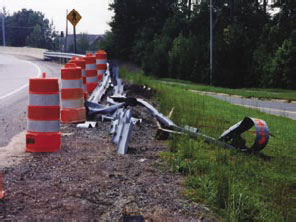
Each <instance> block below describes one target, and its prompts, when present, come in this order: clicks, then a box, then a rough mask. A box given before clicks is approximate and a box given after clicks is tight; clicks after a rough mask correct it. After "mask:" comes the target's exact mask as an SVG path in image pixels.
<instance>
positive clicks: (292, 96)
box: [160, 79, 296, 101]
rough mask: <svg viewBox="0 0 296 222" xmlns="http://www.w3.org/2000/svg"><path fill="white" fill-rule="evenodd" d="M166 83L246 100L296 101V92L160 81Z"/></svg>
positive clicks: (172, 80) (171, 80)
mask: <svg viewBox="0 0 296 222" xmlns="http://www.w3.org/2000/svg"><path fill="white" fill-rule="evenodd" d="M160 81H162V82H164V83H168V84H170V85H173V86H178V87H181V88H184V89H192V90H198V91H205V92H215V93H225V94H229V95H239V96H243V97H246V98H251V97H254V98H260V99H284V100H288V101H296V90H286V89H259V88H248V89H229V88H222V87H214V86H209V85H201V84H194V83H192V82H190V81H182V80H175V79H160Z"/></svg>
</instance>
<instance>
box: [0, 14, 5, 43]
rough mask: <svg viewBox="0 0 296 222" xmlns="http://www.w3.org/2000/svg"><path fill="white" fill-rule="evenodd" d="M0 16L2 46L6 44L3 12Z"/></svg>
mask: <svg viewBox="0 0 296 222" xmlns="http://www.w3.org/2000/svg"><path fill="white" fill-rule="evenodd" d="M0 16H1V17H2V39H3V47H5V46H6V41H5V15H4V13H0Z"/></svg>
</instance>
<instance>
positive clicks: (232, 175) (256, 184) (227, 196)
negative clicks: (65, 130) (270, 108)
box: [121, 69, 296, 221]
mask: <svg viewBox="0 0 296 222" xmlns="http://www.w3.org/2000/svg"><path fill="white" fill-rule="evenodd" d="M121 74H124V78H125V79H127V80H129V81H132V82H135V83H138V84H145V85H148V86H149V87H151V88H153V89H154V90H156V96H155V99H156V100H158V101H159V103H160V111H161V112H163V113H164V114H168V113H169V111H170V110H171V109H172V107H174V108H175V111H174V113H173V115H172V120H173V121H174V122H175V123H177V124H179V125H190V126H194V127H197V128H199V130H200V131H201V132H202V133H205V134H207V135H209V136H213V137H216V138H217V137H219V135H221V133H222V132H223V131H224V130H225V129H227V128H229V127H230V126H231V125H233V124H235V123H237V122H238V121H240V120H242V119H243V118H244V117H245V116H249V117H256V118H260V119H263V120H265V121H266V122H267V124H268V126H269V129H270V132H271V133H272V134H273V135H274V137H270V140H269V143H268V145H267V147H266V148H265V149H264V150H263V151H261V152H260V153H259V154H257V155H251V154H244V153H241V152H238V151H230V150H224V149H221V148H219V147H216V146H214V145H210V144H206V143H204V142H203V141H202V140H194V139H190V138H189V137H186V136H175V137H172V138H171V139H170V142H169V143H170V152H166V153H162V154H161V156H162V157H163V158H164V159H165V160H167V161H168V163H169V165H170V166H171V168H172V170H174V171H178V172H182V173H184V174H185V175H187V181H186V188H187V189H186V192H185V195H186V196H187V197H188V198H191V199H192V200H194V201H196V202H201V203H204V204H206V205H208V206H209V207H211V209H213V210H214V211H215V212H216V213H217V214H219V215H220V216H221V217H223V218H224V219H225V220H226V221H296V137H295V132H296V121H294V120H290V119H287V118H284V117H277V116H273V115H269V114H266V113H263V112H260V111H258V110H255V109H248V108H244V107H241V106H235V105H231V104H228V103H226V102H224V101H220V100H217V99H214V98H212V97H209V96H202V95H197V94H193V93H191V92H189V91H188V90H186V89H184V87H182V86H178V85H167V84H164V83H162V82H160V81H157V80H154V79H152V78H148V77H146V76H144V75H143V74H142V73H129V72H127V71H126V70H124V69H122V70H121ZM253 136H254V135H253ZM246 138H252V132H251V133H247V136H246Z"/></svg>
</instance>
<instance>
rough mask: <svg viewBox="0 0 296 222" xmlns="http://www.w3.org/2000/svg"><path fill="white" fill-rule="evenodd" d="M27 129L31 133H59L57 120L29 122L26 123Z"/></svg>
mask: <svg viewBox="0 0 296 222" xmlns="http://www.w3.org/2000/svg"><path fill="white" fill-rule="evenodd" d="M27 129H28V131H31V132H37V133H54V132H59V131H60V121H59V120H50V121H42V120H30V119H28V122H27Z"/></svg>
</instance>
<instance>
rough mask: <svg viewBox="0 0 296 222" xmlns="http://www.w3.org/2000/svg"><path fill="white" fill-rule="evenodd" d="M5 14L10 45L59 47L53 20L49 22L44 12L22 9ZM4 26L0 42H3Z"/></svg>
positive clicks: (7, 41) (7, 40)
mask: <svg viewBox="0 0 296 222" xmlns="http://www.w3.org/2000/svg"><path fill="white" fill-rule="evenodd" d="M3 12H4V15H5V32H6V33H5V34H6V35H5V36H6V44H7V45H8V46H16V47H23V46H31V47H36V48H46V49H58V47H59V42H58V38H57V32H56V31H55V29H54V25H53V22H49V20H48V19H46V18H45V16H44V14H43V13H41V12H38V11H33V10H31V9H30V10H27V9H22V10H20V11H18V12H15V13H13V14H9V13H8V12H7V11H6V10H5V8H3ZM2 31H3V30H2V28H1V29H0V42H1V43H2Z"/></svg>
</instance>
